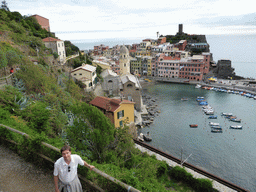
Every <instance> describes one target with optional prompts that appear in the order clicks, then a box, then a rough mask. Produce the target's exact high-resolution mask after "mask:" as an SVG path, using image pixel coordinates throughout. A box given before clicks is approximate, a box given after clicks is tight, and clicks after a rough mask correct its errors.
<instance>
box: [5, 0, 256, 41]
mask: <svg viewBox="0 0 256 192" xmlns="http://www.w3.org/2000/svg"><path fill="white" fill-rule="evenodd" d="M6 2H7V3H8V7H9V9H10V10H11V11H18V12H20V13H21V14H22V15H34V14H38V15H41V16H43V17H46V18H48V19H49V20H50V27H51V31H52V32H55V33H56V36H57V37H59V38H60V39H63V40H80V39H85V40H88V41H93V40H95V39H108V38H118V39H123V38H128V39H135V38H138V39H141V38H156V32H157V31H159V33H160V34H162V35H167V34H169V35H174V34H176V32H177V31H178V24H180V23H182V24H183V29H184V32H186V33H188V34H207V35H209V34H256V11H255V7H254V4H255V1H253V0H243V1H241V0H179V1H174V0H154V1H153V0H128V1H124V0H61V1H60V0H40V1H39V0H6Z"/></svg>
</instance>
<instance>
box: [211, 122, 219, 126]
mask: <svg viewBox="0 0 256 192" xmlns="http://www.w3.org/2000/svg"><path fill="white" fill-rule="evenodd" d="M209 125H220V123H214V122H209Z"/></svg>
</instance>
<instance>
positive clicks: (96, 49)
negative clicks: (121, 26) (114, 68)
mask: <svg viewBox="0 0 256 192" xmlns="http://www.w3.org/2000/svg"><path fill="white" fill-rule="evenodd" d="M107 49H109V46H105V45H103V44H101V45H97V46H94V49H93V54H94V55H103V53H104V51H105V50H107Z"/></svg>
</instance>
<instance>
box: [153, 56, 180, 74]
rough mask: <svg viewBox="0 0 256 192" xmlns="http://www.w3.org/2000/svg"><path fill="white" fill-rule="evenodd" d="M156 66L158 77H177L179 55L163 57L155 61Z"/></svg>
mask: <svg viewBox="0 0 256 192" xmlns="http://www.w3.org/2000/svg"><path fill="white" fill-rule="evenodd" d="M157 66H158V77H165V78H179V69H180V58H179V57H163V58H161V59H160V61H158V62H157Z"/></svg>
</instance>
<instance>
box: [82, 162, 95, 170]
mask: <svg viewBox="0 0 256 192" xmlns="http://www.w3.org/2000/svg"><path fill="white" fill-rule="evenodd" d="M84 166H85V167H88V168H90V170H92V169H93V168H94V166H93V165H89V164H88V163H86V162H85V161H84Z"/></svg>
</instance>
